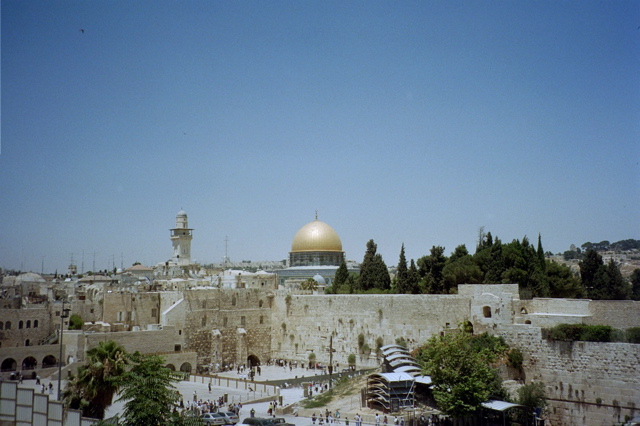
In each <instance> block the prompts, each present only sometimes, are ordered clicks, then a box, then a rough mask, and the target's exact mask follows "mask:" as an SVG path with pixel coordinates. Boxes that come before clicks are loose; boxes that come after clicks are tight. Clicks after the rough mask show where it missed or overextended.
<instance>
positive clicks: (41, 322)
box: [0, 304, 60, 348]
mask: <svg viewBox="0 0 640 426" xmlns="http://www.w3.org/2000/svg"><path fill="white" fill-rule="evenodd" d="M0 312H1V313H2V315H1V316H0V322H2V323H3V325H2V329H1V330H0V348H4V347H20V346H25V345H26V342H27V340H28V341H29V345H31V346H33V345H37V344H39V342H40V341H42V340H44V339H46V338H47V337H48V336H49V335H51V334H52V333H53V332H55V330H56V325H57V326H58V328H59V327H60V317H55V316H53V319H52V313H51V310H50V309H49V308H48V307H47V306H46V305H44V304H43V305H38V306H37V307H33V308H32V309H2V310H1V311H0ZM20 321H22V328H20ZM27 321H29V324H30V326H29V328H27ZM35 321H37V322H38V326H37V327H34V324H35ZM7 323H10V324H11V326H10V327H11V328H10V329H7V325H8V324H7Z"/></svg>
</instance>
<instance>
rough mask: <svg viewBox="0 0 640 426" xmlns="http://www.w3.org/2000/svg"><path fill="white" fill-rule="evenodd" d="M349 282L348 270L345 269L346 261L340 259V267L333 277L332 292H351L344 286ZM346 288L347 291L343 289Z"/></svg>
mask: <svg viewBox="0 0 640 426" xmlns="http://www.w3.org/2000/svg"><path fill="white" fill-rule="evenodd" d="M348 284H349V270H348V269H347V263H346V262H345V261H344V259H343V260H342V263H340V267H338V270H337V271H336V275H335V276H334V277H333V284H332V285H331V286H332V287H333V293H336V294H338V293H351V291H350V289H348V288H346V286H347V285H348ZM345 290H347V291H345Z"/></svg>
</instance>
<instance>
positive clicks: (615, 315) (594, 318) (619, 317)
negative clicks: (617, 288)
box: [585, 300, 640, 329]
mask: <svg viewBox="0 0 640 426" xmlns="http://www.w3.org/2000/svg"><path fill="white" fill-rule="evenodd" d="M589 312H590V314H591V316H590V318H588V319H587V320H586V321H585V322H586V324H607V325H610V326H611V327H614V328H620V329H626V328H629V327H640V301H637V300H590V301H589Z"/></svg>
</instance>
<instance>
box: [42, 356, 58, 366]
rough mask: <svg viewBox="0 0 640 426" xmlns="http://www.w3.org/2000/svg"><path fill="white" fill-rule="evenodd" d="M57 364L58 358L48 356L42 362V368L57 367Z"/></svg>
mask: <svg viewBox="0 0 640 426" xmlns="http://www.w3.org/2000/svg"><path fill="white" fill-rule="evenodd" d="M57 364H58V361H57V360H56V357H54V356H53V355H47V356H45V357H44V359H43V360H42V368H51V367H55V366H56V365H57Z"/></svg>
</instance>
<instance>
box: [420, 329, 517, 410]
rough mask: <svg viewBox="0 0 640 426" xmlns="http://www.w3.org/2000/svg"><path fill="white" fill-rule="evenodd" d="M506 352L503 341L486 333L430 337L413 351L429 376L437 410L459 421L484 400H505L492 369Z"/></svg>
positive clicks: (495, 371) (500, 383) (499, 382)
mask: <svg viewBox="0 0 640 426" xmlns="http://www.w3.org/2000/svg"><path fill="white" fill-rule="evenodd" d="M507 350H508V346H507V345H506V344H505V343H504V340H502V339H501V338H498V337H492V336H489V335H488V334H486V333H485V334H483V335H480V336H472V335H470V334H468V333H449V334H445V335H443V336H434V337H432V338H431V339H430V340H429V341H428V342H427V344H426V345H425V346H423V347H422V348H420V349H419V350H417V351H416V358H417V359H418V361H419V362H420V363H421V365H422V366H423V368H424V370H425V372H426V373H427V374H429V375H430V376H431V381H432V383H433V385H432V389H433V396H434V398H435V400H436V403H437V404H438V407H439V408H440V409H441V410H442V411H443V412H444V413H445V414H447V415H450V416H453V417H463V416H466V415H469V414H471V413H473V412H474V411H476V410H477V409H478V408H479V407H480V404H482V403H483V402H484V401H486V400H488V399H491V398H497V399H506V398H507V396H508V395H507V392H506V391H505V389H504V388H503V387H502V380H501V379H500V377H499V376H498V372H497V370H496V369H495V368H493V367H492V364H493V363H495V362H496V361H497V360H498V358H500V357H502V356H504V355H505V354H506V352H507Z"/></svg>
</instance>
